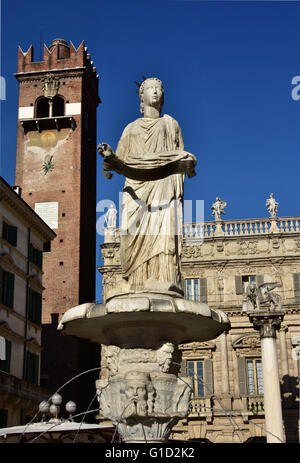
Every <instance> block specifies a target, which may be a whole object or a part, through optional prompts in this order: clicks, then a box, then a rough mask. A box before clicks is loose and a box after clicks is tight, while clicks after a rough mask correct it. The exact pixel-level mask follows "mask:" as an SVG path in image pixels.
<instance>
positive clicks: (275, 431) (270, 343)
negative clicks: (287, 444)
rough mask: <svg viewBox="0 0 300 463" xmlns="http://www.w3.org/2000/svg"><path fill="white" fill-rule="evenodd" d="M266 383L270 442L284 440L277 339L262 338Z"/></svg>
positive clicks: (266, 418)
mask: <svg viewBox="0 0 300 463" xmlns="http://www.w3.org/2000/svg"><path fill="white" fill-rule="evenodd" d="M261 354H262V367H263V383H264V408H265V420H266V437H267V442H268V443H280V442H283V441H284V433H283V420H282V408H281V396H280V386H279V372H278V363H277V352H276V339H275V338H271V337H267V338H262V339H261Z"/></svg>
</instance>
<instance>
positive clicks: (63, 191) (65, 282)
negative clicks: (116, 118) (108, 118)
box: [15, 43, 99, 323]
mask: <svg viewBox="0 0 300 463" xmlns="http://www.w3.org/2000/svg"><path fill="white" fill-rule="evenodd" d="M57 50H58V46H56V47H54V49H53V50H52V53H49V51H48V49H47V48H46V47H45V49H44V61H43V62H33V61H32V55H33V53H32V47H30V49H29V51H28V52H27V54H26V55H24V54H23V52H22V51H21V50H19V57H18V74H17V79H18V80H19V83H20V91H19V106H21V107H22V106H26V107H28V106H32V105H33V106H34V105H35V102H36V99H37V98H38V97H40V96H42V95H43V91H42V87H41V81H40V79H41V77H42V76H43V75H45V73H46V72H49V71H51V69H52V70H53V69H55V70H57V69H61V72H60V71H59V72H57V71H55V74H56V75H58V77H59V78H60V87H59V90H58V94H59V95H62V96H63V97H64V99H65V102H68V103H78V102H81V103H82V106H81V114H80V115H75V116H73V117H74V119H75V121H76V129H75V130H74V131H73V130H72V129H71V128H70V129H62V130H61V131H60V132H58V131H57V130H56V129H51V130H49V131H47V132H48V133H45V131H42V132H41V133H39V132H38V131H35V132H28V133H27V134H25V133H24V130H23V128H22V126H21V124H20V123H19V126H18V139H17V161H16V175H15V184H16V185H20V186H21V187H22V196H23V199H24V200H25V201H26V202H28V204H29V205H30V206H31V207H32V208H34V205H35V203H38V202H58V203H59V224H58V229H56V230H55V231H56V233H57V237H56V238H55V240H54V241H53V242H52V247H51V253H49V254H44V266H43V267H44V272H45V273H44V278H43V285H44V286H45V288H46V289H45V291H44V294H43V323H50V321H51V316H50V314H51V313H60V314H62V313H64V312H65V311H66V310H67V309H69V308H71V307H73V306H75V305H78V304H80V303H83V302H88V301H91V300H94V287H95V245H96V244H95V214H96V108H97V105H98V103H99V97H98V93H97V78H96V75H95V69H93V67H92V66H91V64H90V59H89V55H87V53H86V52H85V50H84V43H82V44H81V45H80V47H79V48H78V50H77V51H76V50H75V48H74V47H73V45H72V44H71V46H70V58H69V59H58V58H57ZM75 67H84V69H83V70H77V71H74V69H73V68H75ZM24 72H25V74H23V73H24ZM27 73H28V74H27ZM29 73H30V74H29ZM87 114H88V115H89V116H88V117H89V121H88V125H89V126H88V127H86V125H87V123H86V115H87ZM47 135H48V140H47ZM49 138H50V143H49ZM55 138H58V140H57V142H56V145H55ZM52 139H53V140H54V141H53V140H52ZM51 143H52V145H51ZM46 154H49V155H53V164H54V168H53V170H52V171H50V172H48V173H47V174H46V175H45V173H44V171H43V169H42V164H43V160H44V157H45V155H46ZM63 214H64V216H63ZM61 263H63V264H62V265H61Z"/></svg>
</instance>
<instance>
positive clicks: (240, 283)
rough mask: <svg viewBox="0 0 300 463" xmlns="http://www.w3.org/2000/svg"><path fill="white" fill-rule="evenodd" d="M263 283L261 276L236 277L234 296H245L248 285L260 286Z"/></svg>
mask: <svg viewBox="0 0 300 463" xmlns="http://www.w3.org/2000/svg"><path fill="white" fill-rule="evenodd" d="M263 282H264V276H263V275H242V276H240V275H237V276H236V277H235V290H236V294H245V293H246V291H247V288H248V286H249V285H252V284H256V285H257V286H260V285H262V284H263Z"/></svg>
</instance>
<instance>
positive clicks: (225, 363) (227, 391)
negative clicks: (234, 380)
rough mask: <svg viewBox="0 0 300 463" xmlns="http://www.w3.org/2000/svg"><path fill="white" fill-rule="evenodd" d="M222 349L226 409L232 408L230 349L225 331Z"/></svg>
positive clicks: (223, 390) (222, 338)
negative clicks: (229, 365)
mask: <svg viewBox="0 0 300 463" xmlns="http://www.w3.org/2000/svg"><path fill="white" fill-rule="evenodd" d="M220 349H221V374H222V378H221V379H222V403H223V405H224V406H225V408H226V409H231V396H230V384H229V367H228V349H227V334H226V333H225V332H224V333H222V334H221V336H220Z"/></svg>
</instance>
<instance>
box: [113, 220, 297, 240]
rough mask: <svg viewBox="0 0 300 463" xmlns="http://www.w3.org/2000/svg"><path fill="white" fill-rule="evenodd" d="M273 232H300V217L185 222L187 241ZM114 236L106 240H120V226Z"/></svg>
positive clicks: (184, 228) (115, 230) (184, 229)
mask: <svg viewBox="0 0 300 463" xmlns="http://www.w3.org/2000/svg"><path fill="white" fill-rule="evenodd" d="M273 233H284V234H287V233H300V217H276V218H274V219H272V218H265V219H241V220H223V221H219V222H218V221H211V222H202V223H201V222H197V223H184V224H183V238H184V239H185V240H186V241H189V240H193V241H197V240H199V241H200V242H201V240H203V239H204V238H212V237H215V236H233V237H234V236H254V235H268V234H273ZM113 235H114V238H113V239H111V236H109V237H108V236H106V237H105V238H106V239H105V240H104V241H105V242H110V241H112V242H119V241H120V232H119V228H115V229H114V233H113Z"/></svg>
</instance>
